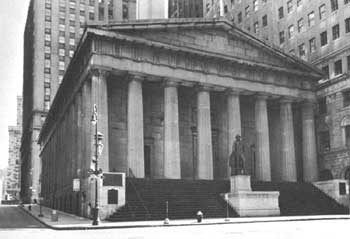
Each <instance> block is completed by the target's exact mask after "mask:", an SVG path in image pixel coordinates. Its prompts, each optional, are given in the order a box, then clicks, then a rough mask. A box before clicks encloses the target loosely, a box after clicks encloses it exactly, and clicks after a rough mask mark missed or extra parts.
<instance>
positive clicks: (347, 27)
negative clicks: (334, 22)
mask: <svg viewBox="0 0 350 239" xmlns="http://www.w3.org/2000/svg"><path fill="white" fill-rule="evenodd" d="M349 1H350V0H349ZM348 32H350V17H348V18H347V19H345V33H348Z"/></svg>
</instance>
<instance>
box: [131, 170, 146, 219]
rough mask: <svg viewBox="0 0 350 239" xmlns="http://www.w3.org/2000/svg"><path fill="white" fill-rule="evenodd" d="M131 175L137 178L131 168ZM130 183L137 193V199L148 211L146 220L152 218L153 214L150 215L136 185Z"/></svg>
mask: <svg viewBox="0 0 350 239" xmlns="http://www.w3.org/2000/svg"><path fill="white" fill-rule="evenodd" d="M129 175H130V176H131V177H132V178H136V176H135V174H134V173H133V171H132V170H131V168H129ZM129 182H130V184H131V186H132V187H133V189H134V191H135V193H136V197H137V199H138V200H139V201H140V202H141V204H142V207H143V209H144V210H145V211H146V218H150V217H151V214H150V213H149V211H148V208H147V207H146V205H145V202H144V201H143V199H142V197H141V195H140V194H139V192H138V190H137V188H136V186H135V184H134V183H133V182H132V181H129Z"/></svg>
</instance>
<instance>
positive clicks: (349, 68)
mask: <svg viewBox="0 0 350 239" xmlns="http://www.w3.org/2000/svg"><path fill="white" fill-rule="evenodd" d="M346 60H347V63H348V71H350V56H347V57H346Z"/></svg>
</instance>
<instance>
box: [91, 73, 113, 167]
mask: <svg viewBox="0 0 350 239" xmlns="http://www.w3.org/2000/svg"><path fill="white" fill-rule="evenodd" d="M91 84H92V85H91V87H92V88H91V94H92V105H94V104H96V106H97V114H98V115H97V117H98V122H97V131H98V132H101V133H102V134H103V142H102V143H103V151H102V154H101V155H100V157H99V163H98V164H99V168H101V169H102V170H103V171H104V172H108V171H109V139H108V135H109V132H108V131H109V128H108V96H107V72H105V71H100V70H95V71H94V72H93V74H92V79H91ZM92 112H93V109H91V114H92ZM92 135H93V138H92V144H93V145H94V144H95V138H94V137H95V127H94V126H93V127H92ZM92 153H93V154H94V153H95V147H93V152H92Z"/></svg>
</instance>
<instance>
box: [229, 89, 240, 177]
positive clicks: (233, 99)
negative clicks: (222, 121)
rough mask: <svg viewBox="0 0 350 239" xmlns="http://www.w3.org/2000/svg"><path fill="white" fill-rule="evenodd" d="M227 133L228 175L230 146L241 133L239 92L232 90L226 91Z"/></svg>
mask: <svg viewBox="0 0 350 239" xmlns="http://www.w3.org/2000/svg"><path fill="white" fill-rule="evenodd" d="M227 133H228V152H227V165H226V167H227V169H228V170H227V171H228V172H227V175H228V176H230V175H231V173H230V166H229V162H228V161H229V155H230V153H231V152H232V146H233V143H234V141H235V137H236V135H237V134H239V135H242V129H241V110H240V102H239V92H238V91H234V90H228V91H227Z"/></svg>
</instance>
